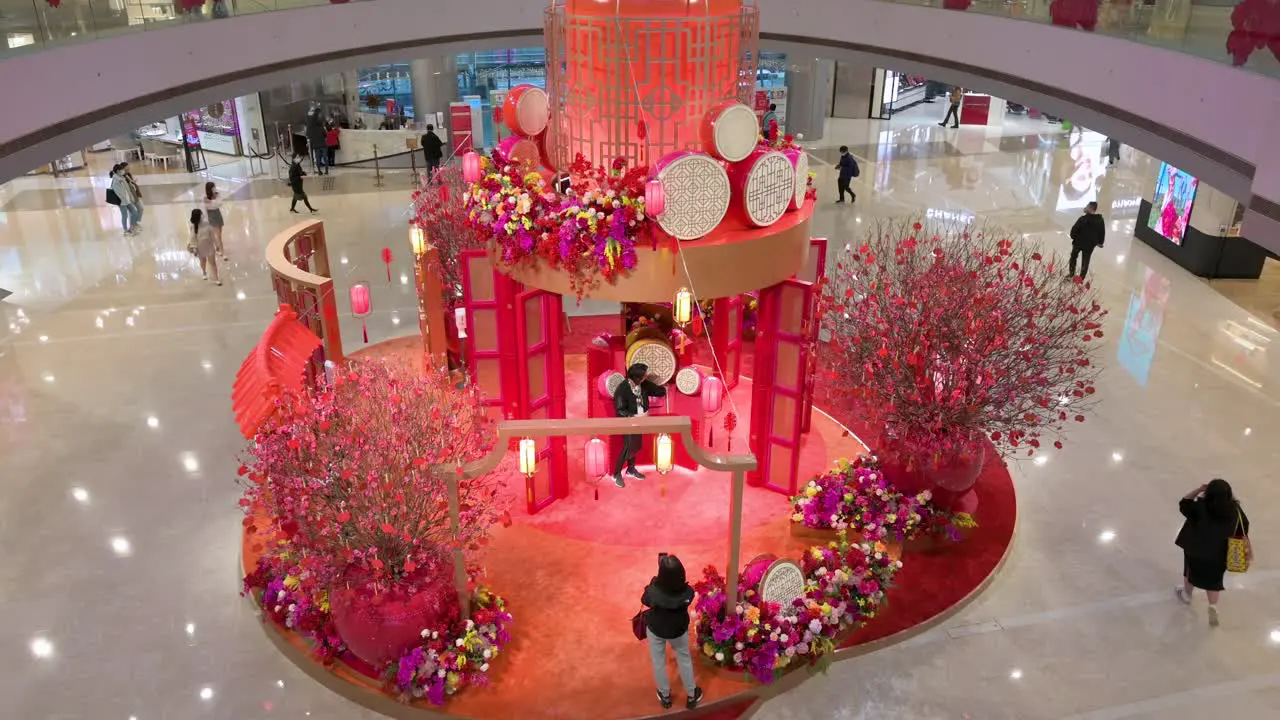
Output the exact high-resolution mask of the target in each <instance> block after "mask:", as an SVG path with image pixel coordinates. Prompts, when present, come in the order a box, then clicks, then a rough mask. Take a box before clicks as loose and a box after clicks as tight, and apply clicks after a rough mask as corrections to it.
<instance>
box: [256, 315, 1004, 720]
mask: <svg viewBox="0 0 1280 720" xmlns="http://www.w3.org/2000/svg"><path fill="white" fill-rule="evenodd" d="M574 322H575V323H579V320H578V319H575V320H574ZM580 325H582V326H588V325H589V321H587V322H584V323H581V324H580ZM575 330H579V328H578V327H575ZM578 334H579V332H575V333H574V335H578ZM577 347H581V345H578V346H577ZM419 348H420V341H419V340H417V339H416V338H415V339H404V340H396V341H389V342H387V343H382V344H379V345H375V346H373V347H370V348H368V349H367V350H365V351H362V352H361V353H356V355H355V357H356V359H358V358H359V357H360V356H361V355H366V356H367V355H382V356H390V357H392V358H394V357H395V356H398V355H404V356H406V357H407V358H408V359H407V360H406V362H410V363H412V362H415V361H416V357H417V356H416V355H415V354H414V353H416V352H419ZM570 349H571V350H573V349H576V348H570ZM565 364H566V370H567V382H568V385H567V387H566V390H567V393H566V395H567V398H568V403H567V410H568V414H569V416H570V417H581V416H585V415H586V402H587V397H588V395H589V394H590V393H589V392H588V390H589V388H587V387H586V373H585V369H586V367H585V366H586V360H585V356H583V355H569V356H568V357H566V363H565ZM744 365H745V366H746V367H750V366H751V363H750V360H749V359H747V362H744ZM751 389H752V388H751V381H750V378H749V377H744V379H743V382H742V383H741V384H740V385H739V386H738V387H737V388H736V389H735V390H734V391H733V393H732V395H733V399H734V402H735V403H736V405H737V406H738V409H739V410H740V412H741V413H743V414H744V415H745V414H747V413H749V412H750V403H751V394H752V392H751ZM819 396H820V395H819ZM727 406H728V404H727V403H726V407H727ZM819 409H821V406H820V405H819ZM744 432H745V431H744V430H743V429H742V428H741V427H740V428H739V430H738V432H737V434H736V435H735V437H734V439H733V443H734V447H735V449H737V448H738V443H740V442H742V443H745V441H746V440H745V437H744V436H743V433H744ZM586 440H587V438H570V439H569V441H568V463H567V464H568V468H569V487H568V488H567V489H568V494H567V497H565V498H563V499H561V500H559V501H557V502H554V503H551V504H549V505H547V506H546V507H542V508H540V509H539V510H538V511H537V512H536V513H532V514H531V513H529V512H528V511H527V510H526V509H525V508H524V506H523V502H522V501H523V499H524V492H525V479H524V477H523V476H521V475H519V474H518V473H517V472H515V471H514V469H512V470H508V471H507V472H508V474H509V475H510V479H509V481H508V483H507V488H508V492H509V493H510V495H511V501H512V503H513V507H512V515H513V519H514V523H513V525H512V526H511V527H509V528H499V529H496V530H495V532H494V535H493V539H492V542H491V544H490V546H489V551H488V553H487V556H486V558H485V566H486V568H487V570H488V575H487V577H486V578H485V582H486V583H487V584H488V585H489V586H491V587H492V588H494V590H495V591H496V592H498V593H499V594H501V595H503V596H504V597H505V598H506V599H507V601H508V609H509V610H510V611H511V613H512V614H513V616H514V618H515V621H514V622H515V625H514V630H513V638H514V640H513V643H512V645H511V646H510V649H509V650H508V651H506V652H505V653H504V654H503V656H502V657H501V658H499V660H498V661H497V662H496V663H494V667H493V671H492V677H493V685H492V686H490V687H488V688H473V689H470V690H467V691H466V692H463V693H461V694H460V695H458V696H456V697H454V698H451V699H450V700H449V701H448V704H447V705H446V706H445V707H444V708H432V707H430V706H428V705H425V704H424V705H421V706H419V705H401V704H398V703H396V702H395V701H394V700H392V699H391V698H389V697H387V696H386V695H384V694H382V693H381V692H379V690H378V687H379V685H380V684H379V683H378V682H376V681H374V680H372V679H369V678H367V677H364V676H361V675H360V674H359V673H357V672H354V671H352V670H351V669H350V668H348V667H346V666H344V665H342V664H341V663H339V664H338V666H337V667H335V668H333V669H332V670H330V669H325V668H323V667H322V666H320V665H319V664H318V663H316V662H315V661H313V660H310V659H309V658H308V657H307V656H306V654H305V649H304V645H303V644H302V641H301V640H300V639H299V638H298V637H297V636H296V635H294V634H292V633H289V632H288V631H285V630H283V629H281V628H276V627H270V628H268V630H269V633H270V634H271V635H272V637H273V638H274V639H275V640H277V643H278V644H279V645H280V647H281V648H282V649H283V650H284V651H285V652H286V654H288V655H289V656H290V657H292V658H293V659H294V660H295V661H297V662H298V663H299V664H300V665H301V666H302V667H303V668H304V669H305V670H307V671H308V672H310V673H311V674H312V675H313V676H314V677H316V679H317V680H319V681H321V682H323V683H325V684H326V685H328V686H329V687H331V688H332V689H334V690H335V691H337V692H340V693H342V694H344V695H346V696H347V697H350V698H351V699H353V700H355V701H356V702H359V703H361V704H363V705H366V706H369V707H373V708H375V709H377V710H378V711H380V712H383V713H386V714H389V715H392V716H393V717H433V716H437V717H444V716H454V717H469V718H483V719H490V718H492V719H494V720H498V719H503V720H505V719H506V718H511V717H520V718H529V719H530V720H541V719H544V718H545V719H547V720H550V719H552V718H555V719H557V720H567V719H578V718H581V719H582V720H610V719H612V718H641V717H649V716H656V715H664V716H670V715H672V714H681V713H680V712H679V711H672V712H670V713H665V714H664V713H662V711H661V708H660V707H658V705H657V703H656V701H655V700H654V696H653V681H652V674H651V671H650V668H649V658H648V651H647V649H646V648H645V646H644V645H643V644H641V643H639V642H637V641H636V640H635V638H634V636H632V635H631V628H630V624H629V619H630V618H631V616H632V615H633V614H634V613H635V611H636V610H637V609H638V607H639V597H640V592H641V590H642V589H643V588H644V585H645V584H646V583H647V582H648V580H649V578H650V576H652V575H653V573H654V570H655V567H656V558H657V553H658V552H671V553H675V554H677V555H678V556H680V558H681V559H682V560H683V562H684V564H685V566H686V568H687V569H688V571H689V573H690V578H691V580H693V579H696V578H697V577H700V575H701V569H702V568H703V567H705V566H706V565H715V566H716V567H717V568H719V569H720V570H722V571H723V569H724V568H723V564H724V558H725V543H726V528H727V526H728V520H727V515H726V514H727V508H728V505H729V503H728V493H729V479H728V477H727V475H725V474H723V473H715V472H711V471H707V470H702V471H698V472H692V471H689V470H685V469H682V468H677V469H676V470H675V471H674V472H672V473H671V474H670V475H668V476H666V477H665V478H662V477H659V476H658V475H657V474H656V473H655V472H653V471H652V468H644V467H643V466H642V467H641V469H642V470H645V471H646V472H648V478H646V479H645V480H640V481H634V482H630V483H628V485H627V487H626V488H625V489H619V488H616V487H614V486H613V485H612V484H611V483H608V482H607V481H605V482H599V483H598V482H597V480H596V479H595V478H589V477H586V476H585V471H584V467H583V465H584V463H583V453H584V450H583V446H584V443H585V442H586ZM727 443H728V438H727V437H722V434H720V433H717V437H716V446H717V449H721V450H722V449H724V448H725V446H726V445H727ZM864 450H865V448H864V447H863V446H862V445H861V443H860V442H859V441H858V440H857V439H856V438H855V437H854V436H852V435H850V434H848V431H847V430H846V429H845V428H844V427H843V426H842V425H840V424H839V423H837V422H835V421H834V420H832V419H830V418H828V417H827V416H826V415H825V414H823V413H821V412H818V413H815V414H814V416H813V428H812V432H811V433H809V434H808V435H806V436H804V441H803V447H802V448H801V452H800V454H799V455H800V457H799V462H800V465H801V469H802V472H803V473H805V477H808V476H811V475H813V474H816V473H818V472H821V471H823V470H825V469H826V468H827V467H828V466H830V464H831V462H832V460H833V459H835V458H838V457H848V456H853V455H856V454H858V453H860V452H863V451H864ZM977 490H978V493H979V496H980V503H981V505H980V507H981V508H982V517H980V518H979V522H980V523H981V526H980V527H979V528H978V529H977V530H976V531H975V532H974V533H973V535H972V536H970V537H969V538H968V539H966V540H965V541H964V542H963V543H960V544H958V545H956V546H953V547H948V548H947V549H946V551H945V552H941V553H938V554H929V553H912V554H908V555H907V556H905V557H904V558H903V561H904V567H903V569H902V570H901V571H900V572H899V573H898V576H897V579H896V583H895V586H894V588H893V589H892V590H891V591H890V593H889V602H888V608H887V609H886V610H885V611H884V612H883V613H882V614H881V615H880V616H879V617H877V618H876V620H875V621H874V622H873V623H872V624H871V625H869V626H868V627H866V628H864V629H861V630H858V631H856V632H853V633H851V634H850V635H849V636H848V637H847V639H846V640H845V641H844V643H843V645H842V648H844V649H842V650H841V651H840V653H839V654H838V655H837V660H839V659H840V658H841V657H848V656H852V655H855V654H859V653H861V652H865V651H866V650H868V649H873V648H875V647H880V646H882V645H883V644H885V643H892V642H896V641H899V640H901V639H903V638H904V637H906V636H909V635H910V634H913V633H914V632H918V631H920V630H922V629H923V628H925V627H929V626H931V625H933V624H936V623H938V622H941V621H942V620H943V619H945V618H946V617H948V616H949V615H950V614H951V613H952V612H954V611H955V610H957V609H958V607H959V606H960V605H961V604H962V603H963V602H964V601H965V600H966V599H967V598H969V597H970V596H971V595H973V594H976V592H977V591H979V590H980V589H981V588H982V587H984V586H985V584H986V583H987V582H988V580H989V579H990V578H991V577H992V576H993V575H994V573H995V571H996V570H997V569H998V567H999V565H1000V564H1001V562H1002V560H1003V558H1004V557H1005V554H1006V552H1007V550H1008V547H1009V545H1010V542H1011V539H1012V533H1013V525H1014V517H1015V510H1014V494H1013V486H1012V482H1011V480H1010V477H1009V475H1008V472H1007V471H1006V470H1005V469H1004V468H1003V467H1000V466H999V465H997V464H994V463H992V464H991V466H989V467H988V468H987V469H986V470H985V471H984V473H983V475H982V478H981V479H980V481H979V484H978V486H977ZM597 494H598V499H597ZM987 518H990V519H989V520H988V519H987ZM790 526H791V522H790V509H789V504H788V500H787V498H786V497H784V496H782V495H780V494H778V493H775V492H770V491H768V490H765V489H763V488H748V489H747V491H746V493H745V497H744V504H743V521H742V542H743V548H742V557H743V558H751V557H754V556H755V555H758V554H762V553H772V554H775V555H778V556H780V557H795V556H797V555H798V554H799V553H800V552H802V551H803V550H804V548H805V547H807V546H809V545H812V544H814V541H812V540H805V539H802V538H795V537H792V535H791V532H790ZM261 542H262V538H253V537H247V538H246V542H245V557H244V562H245V567H253V566H254V563H255V562H256V556H257V553H256V552H255V551H254V550H253V547H254V546H255V545H258V544H259V543H261ZM695 663H696V668H697V674H698V681H699V684H700V685H701V686H702V687H703V688H704V690H705V691H706V698H707V700H706V703H705V709H704V710H700V711H699V712H700V715H699V716H700V717H717V718H724V719H725V720H727V719H728V718H736V717H739V716H740V715H742V714H743V713H745V712H747V711H748V709H750V708H751V707H753V705H754V704H755V703H757V702H759V701H761V700H762V698H765V697H768V696H770V695H773V694H776V693H777V692H780V691H783V690H785V689H787V688H790V687H794V686H795V685H796V684H798V683H799V682H802V681H803V679H804V678H807V677H808V673H807V671H805V670H798V671H796V672H792V673H790V674H788V675H787V676H786V677H784V678H782V679H780V680H778V681H776V682H775V683H774V684H773V685H769V686H761V685H758V684H756V683H755V682H753V681H749V680H747V679H746V678H745V677H744V676H743V675H742V674H740V673H731V672H726V671H722V670H719V669H716V668H713V667H712V666H710V665H709V664H707V663H705V662H702V660H701V658H698V659H697V660H696V661H695ZM670 671H671V672H670V674H671V677H672V678H675V677H676V674H675V669H674V666H672V667H671V668H670ZM673 682H675V681H674V680H673ZM676 690H677V692H678V691H679V688H678V682H677V688H676ZM708 712H710V713H712V714H710V715H708V714H706V713H708Z"/></svg>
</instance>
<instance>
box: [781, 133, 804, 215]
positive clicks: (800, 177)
mask: <svg viewBox="0 0 1280 720" xmlns="http://www.w3.org/2000/svg"><path fill="white" fill-rule="evenodd" d="M782 154H783V155H786V156H787V159H788V160H790V161H791V167H793V168H795V169H796V194H795V197H794V198H792V199H791V204H790V205H788V206H787V211H788V212H790V211H793V210H799V209H800V208H801V207H803V206H804V196H805V193H806V192H807V191H808V189H809V154H808V153H806V152H805V151H804V150H802V149H801V148H798V147H789V148H784V149H783V150H782Z"/></svg>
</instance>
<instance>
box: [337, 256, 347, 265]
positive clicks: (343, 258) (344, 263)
mask: <svg viewBox="0 0 1280 720" xmlns="http://www.w3.org/2000/svg"><path fill="white" fill-rule="evenodd" d="M338 262H340V263H342V264H343V265H346V264H347V256H346V255H343V256H342V259H341V260H339V261H338Z"/></svg>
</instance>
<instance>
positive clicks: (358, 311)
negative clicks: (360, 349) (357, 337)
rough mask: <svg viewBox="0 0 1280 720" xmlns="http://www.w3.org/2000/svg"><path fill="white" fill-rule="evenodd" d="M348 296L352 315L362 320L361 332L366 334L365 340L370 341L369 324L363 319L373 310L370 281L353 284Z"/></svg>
mask: <svg viewBox="0 0 1280 720" xmlns="http://www.w3.org/2000/svg"><path fill="white" fill-rule="evenodd" d="M348 298H349V299H350V300H351V316H352V317H354V318H359V319H360V320H361V323H360V333H361V335H363V336H364V341H365V342H369V326H368V325H367V324H366V323H365V322H363V319H364V318H366V317H368V316H369V313H371V312H373V297H372V295H370V293H369V283H367V282H358V283H356V284H355V285H352V286H351V292H350V293H349V294H348Z"/></svg>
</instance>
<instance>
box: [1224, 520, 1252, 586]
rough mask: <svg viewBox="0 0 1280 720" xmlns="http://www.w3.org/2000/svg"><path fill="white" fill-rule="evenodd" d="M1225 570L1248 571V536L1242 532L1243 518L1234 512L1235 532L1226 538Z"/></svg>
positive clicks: (1234, 571)
mask: <svg viewBox="0 0 1280 720" xmlns="http://www.w3.org/2000/svg"><path fill="white" fill-rule="evenodd" d="M1227 570H1228V571H1230V572H1233V573H1242V572H1248V571H1249V536H1248V535H1246V534H1245V532H1244V517H1243V516H1242V515H1241V514H1240V510H1239V509H1237V510H1236V530H1235V533H1234V534H1233V535H1232V537H1229V538H1227Z"/></svg>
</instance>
